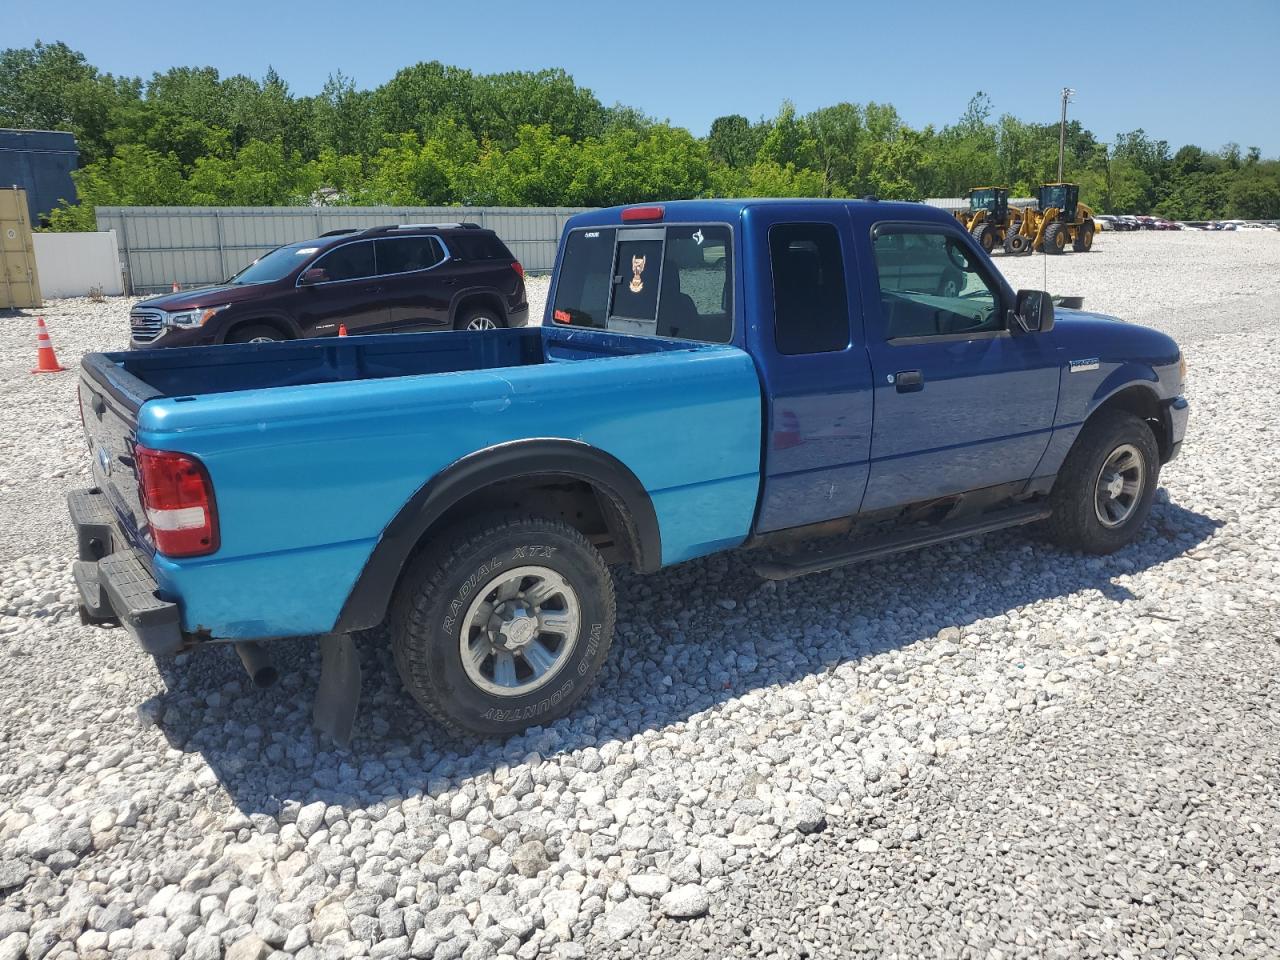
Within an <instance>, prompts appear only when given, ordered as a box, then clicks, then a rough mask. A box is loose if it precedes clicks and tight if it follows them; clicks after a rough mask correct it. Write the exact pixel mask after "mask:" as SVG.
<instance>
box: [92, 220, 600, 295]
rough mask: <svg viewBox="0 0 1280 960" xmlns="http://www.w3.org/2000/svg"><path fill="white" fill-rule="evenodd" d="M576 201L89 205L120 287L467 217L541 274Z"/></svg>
mask: <svg viewBox="0 0 1280 960" xmlns="http://www.w3.org/2000/svg"><path fill="white" fill-rule="evenodd" d="M580 212H582V208H577V207H96V208H95V213H96V214H97V217H98V229H99V230H114V231H115V232H116V237H117V238H118V241H117V242H118V243H119V246H120V262H121V263H122V264H123V265H124V272H125V284H126V289H128V290H130V291H131V292H133V293H137V294H143V293H156V292H162V291H167V290H170V289H172V287H173V284H175V283H177V284H178V285H179V286H182V287H193V286H201V285H203V284H210V283H218V282H220V281H222V280H225V279H226V278H227V277H229V276H231V275H232V274H233V273H235V272H236V271H237V270H239V269H240V268H241V267H243V266H245V265H246V264H248V263H249V262H250V261H252V260H253V259H255V258H256V257H259V256H261V255H262V254H264V253H266V252H267V251H268V250H271V249H272V248H274V247H278V246H280V244H282V243H292V242H294V241H295V240H307V239H310V238H311V237H316V236H319V235H320V234H322V233H325V232H326V231H328V230H340V229H344V228H350V227H356V228H363V227H376V226H381V225H383V224H391V223H436V222H457V221H470V222H472V223H479V224H480V225H481V226H484V227H489V228H490V229H492V230H494V231H496V232H497V234H498V236H500V237H501V238H502V239H503V241H504V242H505V243H506V244H507V246H508V247H510V248H511V252H512V253H513V254H515V256H516V258H517V259H518V260H519V261H520V262H521V263H522V264H523V265H524V268H525V270H526V271H528V272H529V273H549V272H550V271H551V267H552V265H553V264H554V261H555V255H556V244H557V243H559V241H560V234H561V232H562V231H563V230H564V225H565V221H566V220H568V219H569V218H570V217H571V216H573V215H574V214H575V213H580Z"/></svg>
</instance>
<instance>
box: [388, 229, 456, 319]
mask: <svg viewBox="0 0 1280 960" xmlns="http://www.w3.org/2000/svg"><path fill="white" fill-rule="evenodd" d="M374 250H375V253H376V256H377V261H378V282H379V283H380V284H381V285H382V287H383V297H384V299H385V301H386V304H387V313H388V315H387V322H388V323H389V324H390V326H391V327H392V328H393V329H395V330H435V329H439V328H441V327H444V326H447V325H448V323H449V303H450V299H451V297H452V296H453V293H454V291H455V290H456V289H457V287H456V285H455V284H456V282H457V277H456V276H454V275H453V271H451V270H450V269H449V266H448V265H447V264H446V262H445V253H444V248H443V247H442V246H441V244H440V240H439V238H437V237H433V236H430V235H429V234H419V235H416V236H410V237H382V238H379V239H377V240H375V241H374Z"/></svg>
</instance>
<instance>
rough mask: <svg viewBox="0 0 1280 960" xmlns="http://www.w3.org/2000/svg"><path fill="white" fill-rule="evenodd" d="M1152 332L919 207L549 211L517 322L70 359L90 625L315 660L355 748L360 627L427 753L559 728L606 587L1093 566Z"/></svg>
mask: <svg viewBox="0 0 1280 960" xmlns="http://www.w3.org/2000/svg"><path fill="white" fill-rule="evenodd" d="M1184 371H1185V367H1184V364H1183V361H1182V356H1181V354H1180V352H1179V349H1178V346H1177V345H1176V344H1175V343H1174V342H1173V341H1172V340H1171V339H1170V338H1169V337H1167V336H1165V335H1164V334H1161V333H1158V332H1155V331H1153V330H1149V329H1145V328H1143V327H1139V326H1134V325H1131V324H1127V323H1123V322H1120V321H1118V320H1115V319H1112V318H1109V317H1104V316H1099V315H1096V314H1090V313H1084V312H1080V311H1067V310H1058V311H1057V312H1056V315H1055V309H1054V306H1053V303H1052V301H1051V300H1050V298H1049V297H1048V296H1047V295H1046V294H1044V293H1042V292H1039V291H1020V292H1016V293H1015V291H1013V290H1012V289H1010V288H1009V286H1008V285H1007V284H1006V282H1005V280H1004V278H1003V277H1002V276H1001V275H1000V272H999V271H998V270H997V269H996V268H995V267H994V266H993V265H992V262H991V261H990V259H988V258H987V256H986V255H985V254H984V253H983V252H982V250H981V248H980V247H979V246H978V245H977V244H976V243H975V241H974V240H973V238H972V237H970V236H969V234H967V233H966V232H965V231H964V230H963V228H961V227H960V226H959V225H958V224H957V223H956V221H955V219H954V218H952V217H950V216H949V215H947V214H946V213H944V212H943V211H940V210H935V209H933V208H930V207H928V206H925V205H922V204H917V203H889V202H880V201H876V200H874V199H870V198H869V199H867V200H860V201H844V200H840V201H835V200H831V201H799V200H751V201H719V200H716V201H680V202H671V203H666V204H655V205H646V206H629V207H621V208H614V209H608V210H599V211H594V212H591V213H585V214H581V215H579V216H576V217H574V218H573V219H572V220H571V221H570V222H569V224H568V226H567V228H566V231H565V234H564V238H563V241H562V243H561V245H560V251H559V254H558V256H557V261H556V267H555V273H554V276H553V279H552V282H551V289H550V293H549V297H548V305H547V312H546V317H545V318H544V322H543V324H542V326H541V327H531V328H527V329H510V330H491V331H483V332H458V333H446V334H422V335H417V334H412V335H399V336H370V337H349V338H346V339H339V340H334V339H330V340H316V341H299V342H294V343H273V344H244V345H231V346H225V347H216V348H190V349H182V348H180V349H170V350H163V351H161V350H156V351H147V350H143V351H133V352H121V353H103V354H91V355H88V356H86V357H85V358H84V361H83V363H82V366H81V374H80V401H81V411H82V416H83V419H84V423H85V430H86V434H87V437H88V442H89V447H90V451H91V454H92V463H93V473H94V483H95V485H94V486H93V487H92V488H91V489H85V490H79V491H76V492H74V493H72V494H71V496H70V501H69V505H70V511H71V516H72V519H73V521H74V524H75V527H76V530H77V533H78V540H79V559H78V560H77V561H76V563H75V565H74V572H75V578H76V582H77V583H78V585H79V588H80V592H81V596H82V600H83V610H82V613H83V615H84V616H85V618H86V619H88V620H90V621H103V620H119V621H120V622H122V623H123V624H124V625H125V626H126V627H127V628H128V630H129V631H130V632H131V633H132V634H133V635H134V637H135V638H136V639H137V640H138V642H140V643H141V645H142V646H143V647H144V648H145V649H147V650H149V651H151V652H154V653H157V654H163V653H171V652H174V651H178V650H185V649H192V648H198V647H206V646H210V645H213V644H222V643H232V644H235V646H236V648H237V650H238V651H239V653H240V654H241V657H242V659H244V661H245V664H246V667H248V669H249V671H250V673H251V675H253V676H254V677H255V678H256V679H257V680H259V681H260V682H266V681H268V680H269V679H270V677H271V674H272V669H271V666H270V662H269V660H268V659H267V656H266V654H265V652H264V648H263V646H262V643H263V641H267V640H270V639H272V638H278V637H290V636H315V637H317V638H319V643H320V647H321V653H322V664H323V668H322V674H321V681H320V691H319V694H318V696H317V700H316V709H315V721H316V723H317V725H318V726H320V727H321V728H322V729H326V730H328V731H329V732H331V733H332V734H334V735H335V736H336V737H338V738H339V739H342V738H344V737H347V736H349V734H350V728H351V723H352V721H353V719H354V715H355V707H356V702H357V698H358V693H359V685H360V674H359V667H358V661H357V659H356V657H355V655H354V647H353V645H352V641H351V640H350V635H351V634H352V633H353V632H356V631H363V630H370V629H373V628H377V627H383V626H385V628H386V629H385V630H382V631H379V635H384V636H387V637H388V638H389V639H388V641H387V642H389V643H390V644H391V645H392V647H393V651H394V655H395V659H396V662H397V664H398V667H399V670H400V672H401V674H402V676H403V678H404V682H405V685H406V687H407V688H408V689H409V691H410V692H411V693H412V695H413V696H414V697H415V699H416V700H417V701H418V702H419V703H420V704H421V706H422V707H423V708H425V709H426V710H427V711H428V712H429V713H430V714H431V715H432V716H434V717H435V718H436V719H438V720H439V721H440V722H441V723H442V724H443V725H444V726H445V727H447V728H448V729H450V730H453V731H468V732H475V733H481V734H497V735H501V734H507V733H511V732H514V731H518V730H520V729H522V728H524V727H527V726H529V725H531V724H545V723H547V722H549V721H551V720H554V719H555V718H557V717H559V716H561V715H563V714H564V713H566V712H567V711H568V710H569V709H570V708H571V707H572V705H573V704H574V702H575V701H577V700H578V699H579V698H580V697H581V696H582V695H583V694H584V693H585V692H586V691H587V689H588V688H589V687H590V685H591V683H592V680H593V678H594V677H595V675H596V673H597V671H598V670H599V668H600V665H601V663H602V662H603V660H604V658H605V656H606V654H607V652H608V650H609V644H610V641H611V639H612V634H613V627H614V594H613V585H612V580H611V577H610V573H609V564H613V563H627V564H630V565H631V566H632V567H633V568H634V569H636V570H639V571H642V572H651V571H654V570H657V569H659V568H660V567H663V566H666V565H669V564H675V563H681V562H683V561H685V560H690V559H693V558H695V557H700V556H703V555H706V554H710V553H713V552H715V551H719V550H730V549H735V548H750V549H752V550H753V551H755V553H754V556H755V558H756V565H755V569H756V570H757V572H758V573H759V574H760V575H761V576H763V577H768V578H787V577H793V576H798V575H803V574H811V573H818V572H821V571H824V570H829V569H831V568H834V567H837V566H840V565H843V564H848V563H852V562H855V561H859V560H866V559H869V558H873V557H878V556H883V555H886V554H889V553H893V552H897V551H902V550H908V549H914V548H921V547H927V546H929V545H931V544H936V543H939V542H942V541H944V540H949V539H953V538H957V537H965V536H971V535H975V534H980V533H984V532H987V531H991V530H995V529H999V528H1003V527H1010V526H1015V525H1019V524H1029V523H1041V524H1042V526H1043V529H1044V531H1045V532H1046V533H1047V535H1048V536H1049V537H1050V538H1051V539H1052V540H1053V541H1055V542H1057V543H1058V544H1060V545H1062V546H1064V547H1066V548H1069V549H1076V550H1083V551H1090V552H1096V553H1106V552H1109V551H1113V550H1116V549H1118V548H1120V547H1122V546H1124V545H1125V544H1127V543H1128V542H1129V541H1130V540H1132V539H1133V537H1134V536H1135V535H1136V533H1137V531H1138V529H1139V527H1140V526H1141V524H1142V523H1143V522H1144V520H1145V518H1146V516H1147V514H1148V511H1149V509H1150V506H1151V501H1152V498H1153V496H1154V494H1155V490H1156V484H1157V479H1158V476H1159V472H1160V468H1161V465H1162V464H1164V463H1166V462H1168V461H1169V460H1170V459H1171V458H1172V457H1174V456H1175V455H1176V454H1177V453H1178V449H1179V447H1180V445H1181V443H1182V440H1183V434H1184V431H1185V428H1186V422H1187V403H1186V401H1185V400H1184V399H1183V398H1182V396H1181V392H1182V382H1183V375H1184Z"/></svg>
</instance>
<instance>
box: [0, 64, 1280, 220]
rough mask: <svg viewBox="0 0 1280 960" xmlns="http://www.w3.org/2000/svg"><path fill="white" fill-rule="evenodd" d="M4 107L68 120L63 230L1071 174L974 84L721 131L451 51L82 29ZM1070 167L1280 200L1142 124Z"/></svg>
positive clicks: (5, 114) (1259, 168)
mask: <svg viewBox="0 0 1280 960" xmlns="http://www.w3.org/2000/svg"><path fill="white" fill-rule="evenodd" d="M0 126H2V127H19V128H32V129H56V130H69V131H71V132H72V133H74V134H75V135H76V139H77V141H78V142H79V146H80V151H81V168H80V169H79V170H78V171H76V173H75V174H74V178H75V182H76V188H77V191H78V193H79V201H80V202H79V204H77V205H66V204H64V205H62V206H61V207H60V208H59V209H56V210H54V211H51V212H50V221H51V225H52V228H53V229H60V230H92V229H94V228H95V221H94V215H93V208H94V206H110V205H135V204H136V205H149V204H154V205H188V204H191V205H223V204H227V205H284V204H332V205H379V204H387V205H398V206H408V205H428V206H436V205H452V204H467V205H473V206H482V205H501V206H608V205H612V204H617V203H634V202H638V201H645V200H658V199H680V198H687V197H708V196H795V197H845V196H855V197H856V196H864V195H868V194H873V195H875V196H878V197H883V198H924V197H956V196H962V195H963V194H964V193H965V192H966V191H967V190H968V189H969V188H970V187H972V186H975V185H990V184H1001V185H1006V186H1008V187H1010V188H1011V190H1012V191H1013V193H1014V195H1017V196H1027V195H1031V194H1033V192H1034V190H1035V188H1036V186H1037V185H1038V184H1040V183H1042V182H1047V181H1052V180H1055V179H1056V176H1057V162H1058V125H1057V123H1034V122H1028V121H1025V120H1020V119H1018V118H1017V117H1014V116H1011V115H1009V114H1003V115H1000V116H996V115H995V113H994V110H993V108H992V104H991V101H990V99H989V98H988V97H987V96H986V95H984V94H982V93H978V94H976V95H975V96H974V97H973V99H972V100H971V101H970V103H969V106H968V109H967V110H966V111H965V113H964V115H963V116H961V117H960V118H959V119H958V120H957V121H956V122H955V123H952V124H948V125H945V126H942V127H935V126H933V125H927V126H924V127H920V128H915V127H912V126H910V125H909V124H907V123H906V122H904V121H903V119H902V118H901V117H900V116H899V115H898V112H897V111H896V110H895V109H894V108H893V106H892V105H890V104H882V103H874V102H870V103H863V104H859V103H838V104H835V105H834V106H829V107H823V108H821V109H819V110H814V111H813V112H811V113H804V114H802V113H799V112H797V111H796V109H795V108H794V107H793V106H792V105H791V104H790V103H784V104H783V105H782V107H781V109H780V110H779V111H778V113H777V115H776V116H774V117H770V118H764V119H759V120H754V121H753V120H750V119H748V118H746V117H743V116H739V115H729V116H722V117H719V118H718V119H716V120H715V122H714V123H713V124H712V125H711V129H710V132H709V133H708V135H707V136H706V137H695V136H694V135H693V134H691V133H690V132H689V131H688V130H686V129H684V128H682V127H678V126H674V125H672V124H670V123H667V122H664V121H660V120H657V119H655V118H653V117H650V116H647V115H646V114H644V113H643V112H642V111H640V110H638V109H636V108H634V107H629V106H624V105H622V104H615V105H612V106H606V105H605V104H603V103H601V101H600V100H599V99H598V98H597V97H596V96H595V94H593V93H592V92H591V91H590V90H589V89H587V88H585V87H582V86H579V85H578V84H577V83H575V82H574V80H573V78H572V77H571V76H569V75H568V74H567V73H565V71H563V70H560V69H549V70H540V71H512V72H508V73H497V74H478V73H473V72H472V71H470V70H466V69H463V68H460V67H454V66H448V65H446V64H442V63H439V62H436V61H432V62H429V63H418V64H415V65H413V66H410V67H405V68H404V69H402V70H400V71H399V72H398V73H396V75H395V76H394V77H392V78H391V79H390V80H389V81H387V83H385V84H383V85H382V86H380V87H377V88H375V89H371V90H369V89H361V88H360V87H358V86H357V85H356V83H355V82H354V81H353V80H352V79H351V78H349V77H346V76H344V75H342V74H341V73H339V74H335V75H333V76H331V77H330V78H329V80H328V82H327V83H326V84H325V86H324V89H323V90H322V91H321V92H320V93H319V94H317V95H315V96H295V95H294V94H293V93H292V92H291V91H290V90H289V87H288V84H287V83H286V82H285V80H284V79H283V78H282V77H280V76H279V75H278V74H277V73H276V72H275V71H274V70H268V71H267V73H266V75H265V76H264V77H263V78H262V79H261V80H257V79H254V78H251V77H247V76H243V75H236V76H230V77H222V76H220V75H219V73H218V71H217V70H215V69H214V68H212V67H174V68H172V69H170V70H168V71H166V72H164V73H157V74H154V75H153V76H152V77H151V78H150V79H149V80H146V81H144V80H142V79H141V78H138V77H120V76H113V75H112V74H109V73H104V72H102V71H100V70H98V69H97V68H96V67H94V66H93V65H92V64H90V63H89V62H88V60H87V59H86V58H85V56H84V55H83V54H81V53H79V52H78V51H75V50H72V49H71V48H69V47H68V46H67V45H66V44H63V43H49V44H45V43H40V42H37V43H36V44H35V45H34V46H32V47H26V48H13V49H7V50H4V51H3V52H0ZM1066 179H1068V180H1071V181H1075V182H1078V183H1080V185H1081V198H1082V199H1083V200H1084V201H1085V202H1086V203H1088V204H1090V205H1091V206H1092V207H1093V208H1094V209H1095V210H1096V211H1099V212H1106V213H1144V214H1145V213H1156V214H1160V215H1163V216H1167V217H1170V218H1173V219H1210V218H1225V217H1241V218H1280V161H1278V160H1275V159H1264V158H1263V157H1262V156H1261V153H1260V151H1259V150H1258V148H1256V147H1250V148H1248V149H1246V150H1241V148H1240V147H1239V146H1238V145H1237V144H1228V145H1226V146H1224V147H1222V148H1220V149H1218V150H1205V149H1202V148H1200V147H1198V146H1192V145H1188V146H1184V147H1181V148H1180V149H1178V150H1176V151H1173V150H1172V149H1171V148H1170V145H1169V144H1168V143H1167V142H1165V141H1163V140H1157V139H1153V138H1151V137H1149V136H1147V134H1146V133H1144V132H1143V131H1142V130H1141V129H1139V130H1134V131H1131V132H1128V133H1121V134H1117V135H1115V136H1114V137H1113V138H1112V140H1111V141H1109V142H1108V141H1103V140H1100V139H1098V137H1096V136H1095V135H1094V134H1093V133H1092V132H1091V131H1089V130H1087V129H1085V128H1084V127H1083V126H1081V124H1080V123H1079V122H1078V121H1071V122H1070V123H1069V124H1068V127H1067V131H1066Z"/></svg>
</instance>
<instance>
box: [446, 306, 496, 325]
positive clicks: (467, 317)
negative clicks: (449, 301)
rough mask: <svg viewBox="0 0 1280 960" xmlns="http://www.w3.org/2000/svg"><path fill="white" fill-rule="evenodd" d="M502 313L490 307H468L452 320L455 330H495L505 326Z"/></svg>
mask: <svg viewBox="0 0 1280 960" xmlns="http://www.w3.org/2000/svg"><path fill="white" fill-rule="evenodd" d="M505 326H506V323H505V322H504V321H503V319H502V314H500V313H498V311H496V310H494V309H493V308H492V307H468V308H467V309H465V310H463V311H462V312H461V313H460V314H459V315H458V319H457V320H456V321H454V324H453V329H455V330H496V329H497V328H498V327H505Z"/></svg>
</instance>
